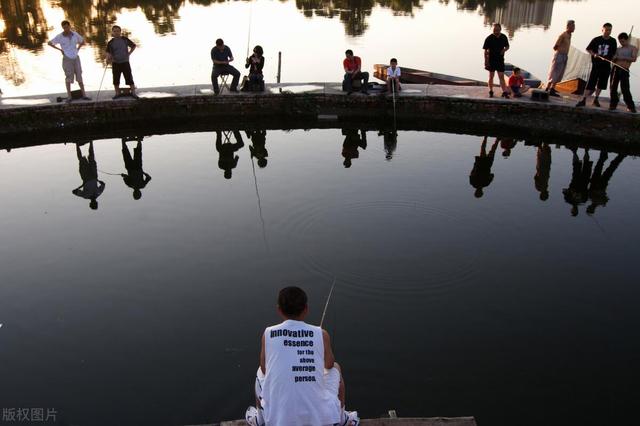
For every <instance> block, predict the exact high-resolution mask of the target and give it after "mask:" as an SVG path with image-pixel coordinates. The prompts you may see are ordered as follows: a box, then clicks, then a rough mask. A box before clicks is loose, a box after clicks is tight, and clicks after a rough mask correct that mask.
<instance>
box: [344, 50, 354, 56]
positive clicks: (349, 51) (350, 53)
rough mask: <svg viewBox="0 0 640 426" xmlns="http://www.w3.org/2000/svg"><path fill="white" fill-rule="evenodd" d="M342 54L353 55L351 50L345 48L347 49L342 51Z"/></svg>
mask: <svg viewBox="0 0 640 426" xmlns="http://www.w3.org/2000/svg"><path fill="white" fill-rule="evenodd" d="M344 54H345V55H353V50H351V49H347V50H345V51H344Z"/></svg>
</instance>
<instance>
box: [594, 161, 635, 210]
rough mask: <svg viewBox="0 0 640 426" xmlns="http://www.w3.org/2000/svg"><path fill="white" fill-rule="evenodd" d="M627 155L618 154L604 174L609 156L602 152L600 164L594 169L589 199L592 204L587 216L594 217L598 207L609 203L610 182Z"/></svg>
mask: <svg viewBox="0 0 640 426" xmlns="http://www.w3.org/2000/svg"><path fill="white" fill-rule="evenodd" d="M624 157H626V155H624V154H618V155H617V156H616V158H614V159H613V160H612V161H611V163H609V166H608V167H607V169H606V170H605V171H604V173H603V172H602V169H603V168H604V163H605V162H606V161H607V158H608V155H607V152H606V151H604V150H603V151H600V157H599V158H598V162H597V163H596V167H595V168H594V169H593V175H592V176H591V183H590V185H589V193H588V194H589V199H591V204H590V205H589V206H588V207H587V214H589V215H592V214H594V213H595V212H596V207H598V206H606V205H607V202H608V201H609V197H608V196H607V186H609V180H611V177H612V176H613V173H614V172H615V171H616V169H617V168H618V166H619V165H620V163H622V160H624Z"/></svg>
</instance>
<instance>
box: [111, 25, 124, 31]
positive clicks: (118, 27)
mask: <svg viewBox="0 0 640 426" xmlns="http://www.w3.org/2000/svg"><path fill="white" fill-rule="evenodd" d="M115 29H118V30H121V29H122V28H120V25H114V26H113V27H111V30H112V31H113V30H115Z"/></svg>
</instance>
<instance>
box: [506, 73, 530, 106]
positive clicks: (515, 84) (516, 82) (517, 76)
mask: <svg viewBox="0 0 640 426" xmlns="http://www.w3.org/2000/svg"><path fill="white" fill-rule="evenodd" d="M507 85H508V86H509V89H511V93H513V96H514V97H516V98H521V97H522V95H523V94H524V93H526V92H527V90H529V86H527V85H526V84H524V78H522V75H521V71H520V68H518V67H515V68H514V69H513V74H511V76H510V77H509V82H508V84H507Z"/></svg>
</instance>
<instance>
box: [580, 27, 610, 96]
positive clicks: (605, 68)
mask: <svg viewBox="0 0 640 426" xmlns="http://www.w3.org/2000/svg"><path fill="white" fill-rule="evenodd" d="M611 29H612V26H611V24H610V23H608V22H607V23H606V24H604V25H603V26H602V35H601V36H598V37H596V38H594V39H593V40H591V43H589V45H588V46H587V53H589V54H590V55H591V74H589V81H588V82H587V88H586V90H585V92H584V97H583V98H582V100H580V102H578V103H577V104H576V106H577V107H583V106H585V105H586V104H587V98H589V97H590V96H591V95H592V94H593V92H594V91H595V93H596V97H595V99H594V100H593V106H596V107H599V106H600V101H599V100H598V96H600V92H601V91H603V90H607V82H608V81H609V76H610V75H611V63H610V62H607V61H611V60H612V59H613V56H614V55H615V54H616V49H617V48H618V44H617V43H616V40H615V39H614V38H613V37H611Z"/></svg>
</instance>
